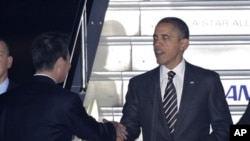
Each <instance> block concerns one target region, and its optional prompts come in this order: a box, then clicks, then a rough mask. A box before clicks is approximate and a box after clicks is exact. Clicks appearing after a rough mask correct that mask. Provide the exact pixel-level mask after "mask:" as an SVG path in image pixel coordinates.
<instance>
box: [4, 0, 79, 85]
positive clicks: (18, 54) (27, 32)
mask: <svg viewBox="0 0 250 141" xmlns="http://www.w3.org/2000/svg"><path fill="white" fill-rule="evenodd" d="M78 5H79V0H0V37H2V38H4V39H5V40H6V41H7V43H8V44H9V46H10V50H11V54H12V56H13V57H14V62H13V66H12V68H11V69H10V71H9V77H10V78H11V79H13V80H14V81H16V82H18V83H22V82H24V81H26V80H27V79H29V78H30V77H31V76H32V75H33V74H34V69H33V66H32V63H31V56H30V47H31V43H32V40H33V39H34V38H35V37H36V36H37V35H38V34H41V33H43V32H48V31H60V32H66V33H69V34H70V33H71V32H72V30H73V26H74V24H77V23H75V18H76V17H75V16H76V13H77V8H78Z"/></svg>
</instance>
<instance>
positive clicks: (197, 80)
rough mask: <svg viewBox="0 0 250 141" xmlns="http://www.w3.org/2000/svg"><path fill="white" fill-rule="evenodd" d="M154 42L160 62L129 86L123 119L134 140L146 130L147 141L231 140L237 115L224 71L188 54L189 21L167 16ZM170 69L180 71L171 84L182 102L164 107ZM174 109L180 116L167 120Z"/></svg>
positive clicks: (129, 137)
mask: <svg viewBox="0 0 250 141" xmlns="http://www.w3.org/2000/svg"><path fill="white" fill-rule="evenodd" d="M153 41H154V42H153V45H154V53H155V56H156V60H157V63H158V64H159V66H158V67H157V68H155V69H152V70H150V71H148V72H146V73H144V74H141V75H139V76H136V77H134V78H132V79H131V80H130V82H129V85H128V91H127V94H126V102H125V105H124V107H123V116H122V118H121V121H120V122H121V123H122V124H123V125H125V126H126V129H127V131H128V136H127V138H128V140H129V141H133V140H135V139H136V138H138V136H139V135H140V132H141V131H142V137H143V141H229V127H230V124H232V117H231V115H230V111H229V107H228V104H227V102H226V99H225V93H224V89H223V86H222V83H221V81H220V77H219V75H218V74H217V73H216V72H214V71H211V70H207V69H204V68H201V67H198V66H195V65H192V64H190V63H188V62H187V61H186V60H185V59H184V58H183V54H184V51H185V50H186V49H187V48H188V46H189V29H188V26H187V25H186V23H185V22H184V21H182V20H181V19H179V18H176V17H167V18H163V19H161V20H160V21H159V22H158V24H157V25H156V28H155V31H154V35H153ZM169 71H173V72H174V74H175V76H174V77H173V80H172V81H173V83H174V87H171V88H173V89H172V91H173V93H172V94H173V97H177V98H176V99H175V101H173V102H172V101H171V102H170V103H176V105H175V104H172V106H171V105H170V106H165V107H164V108H163V105H167V104H163V101H165V99H167V98H165V96H164V95H165V93H167V92H165V88H166V86H167V83H168V79H170V78H168V77H170V76H168V72H169ZM173 72H172V73H173ZM171 77H172V76H171ZM174 88H175V90H174ZM166 97H167V96H166ZM166 103H167V102H166ZM170 107H175V110H176V112H170V113H171V114H174V115H175V116H176V117H177V118H171V119H170V120H169V121H167V118H168V117H169V116H168V115H170V114H167V112H165V110H164V109H168V108H170ZM176 107H177V108H176ZM173 117H174V116H173ZM171 120H172V121H173V122H172V121H171ZM170 121H171V122H170ZM168 123H172V124H171V125H168ZM170 127H171V129H169V128H170ZM140 130H141V131H140Z"/></svg>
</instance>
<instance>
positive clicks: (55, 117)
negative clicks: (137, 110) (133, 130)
mask: <svg viewBox="0 0 250 141" xmlns="http://www.w3.org/2000/svg"><path fill="white" fill-rule="evenodd" d="M0 122H2V123H0V124H1V125H0V126H1V129H0V137H1V138H0V140H1V141H71V140H72V135H73V134H74V135H77V136H78V137H79V138H82V139H86V140H93V141H112V140H115V136H116V133H115V128H114V127H113V125H112V123H105V124H103V123H98V122H97V121H96V120H95V119H94V118H92V117H90V116H88V114H87V113H86V111H85V109H84V108H83V105H82V102H81V100H80V98H79V96H78V95H77V94H75V93H73V92H70V91H68V90H65V89H63V88H61V87H60V86H58V85H56V84H55V82H54V81H53V80H52V79H50V78H48V77H45V76H34V77H33V79H32V80H31V81H30V82H28V83H25V84H23V85H20V86H19V87H17V88H14V89H12V90H10V91H9V92H7V93H5V94H3V95H1V96H0Z"/></svg>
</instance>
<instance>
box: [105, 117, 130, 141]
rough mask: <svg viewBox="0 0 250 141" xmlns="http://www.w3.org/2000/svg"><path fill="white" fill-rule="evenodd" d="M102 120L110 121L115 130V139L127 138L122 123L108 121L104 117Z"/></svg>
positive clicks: (117, 140) (118, 140) (120, 140)
mask: <svg viewBox="0 0 250 141" xmlns="http://www.w3.org/2000/svg"><path fill="white" fill-rule="evenodd" d="M103 122H104V123H106V122H111V123H112V124H113V126H114V127H115V130H116V141H124V140H126V139H127V135H128V132H127V130H126V127H125V126H124V125H122V124H121V123H119V122H116V121H108V120H106V119H103Z"/></svg>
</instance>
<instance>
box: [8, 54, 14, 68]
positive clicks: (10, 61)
mask: <svg viewBox="0 0 250 141" xmlns="http://www.w3.org/2000/svg"><path fill="white" fill-rule="evenodd" d="M12 63H13V57H12V56H8V69H9V68H11V66H12Z"/></svg>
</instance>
